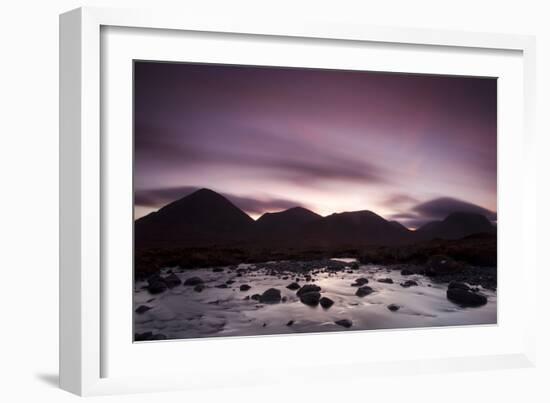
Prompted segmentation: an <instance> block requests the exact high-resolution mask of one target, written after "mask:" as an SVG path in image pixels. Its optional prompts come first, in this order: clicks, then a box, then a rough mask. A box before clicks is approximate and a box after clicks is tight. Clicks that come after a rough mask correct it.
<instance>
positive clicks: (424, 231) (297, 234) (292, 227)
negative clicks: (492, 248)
mask: <svg viewBox="0 0 550 403" xmlns="http://www.w3.org/2000/svg"><path fill="white" fill-rule="evenodd" d="M134 231H135V232H134V233H135V245H136V247H170V248H177V247H210V246H216V245H223V246H236V245H239V246H244V247H247V248H260V249H269V248H274V247H276V246H287V247H291V248H294V249H300V248H302V249H303V248H339V247H353V248H360V247H363V246H367V245H381V246H386V245H401V244H408V243H414V242H418V241H425V240H431V239H435V238H442V239H459V238H463V237H465V236H469V235H472V234H478V233H490V234H495V233H496V228H495V227H494V226H493V225H492V224H491V222H490V221H489V220H488V219H487V218H486V217H485V216H484V215H481V214H477V213H467V212H456V213H452V214H450V215H449V216H447V217H446V218H445V219H444V220H442V221H433V222H430V223H427V224H425V225H424V226H422V227H421V228H419V229H418V230H416V231H410V230H409V229H407V228H406V227H404V226H403V225H401V224H400V223H398V222H396V221H387V220H385V219H384V218H382V217H381V216H379V215H377V214H375V213H373V212H372V211H368V210H362V211H352V212H344V213H334V214H331V215H329V216H326V217H322V216H320V215H318V214H316V213H314V212H312V211H310V210H307V209H305V208H303V207H293V208H290V209H288V210H285V211H281V212H277V213H265V214H264V215H262V216H261V217H260V218H259V219H258V220H257V221H254V220H253V219H252V218H251V217H250V216H248V215H247V214H246V213H245V212H243V211H242V210H241V209H239V208H238V207H236V206H235V205H234V204H233V203H231V202H230V201H229V200H228V199H226V198H225V197H224V196H222V195H220V194H218V193H216V192H214V191H212V190H209V189H200V190H197V191H195V192H194V193H192V194H190V195H188V196H185V197H183V198H181V199H179V200H176V201H174V202H172V203H170V204H168V205H166V206H164V207H162V208H161V209H160V210H158V211H157V212H155V213H151V214H149V215H147V216H145V217H142V218H140V219H138V220H136V221H135V226H134Z"/></svg>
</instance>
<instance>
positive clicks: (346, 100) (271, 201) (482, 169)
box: [134, 62, 497, 228]
mask: <svg viewBox="0 0 550 403" xmlns="http://www.w3.org/2000/svg"><path fill="white" fill-rule="evenodd" d="M496 86H497V84H496V80H495V79H487V78H469V77H468V78H466V77H448V76H424V75H409V74H387V73H371V72H350V71H329V70H310V69H285V68H272V67H269V68H259V67H242V66H222V65H198V64H176V63H154V62H136V63H135V168H134V169H135V192H136V206H135V213H136V218H138V217H140V216H142V215H144V214H147V213H148V212H150V211H154V210H156V209H158V208H159V207H162V206H163V205H165V204H166V203H168V202H170V201H172V200H175V199H177V198H180V197H182V196H185V195H186V194H188V193H190V192H192V191H193V190H194V189H196V188H201V187H207V188H210V189H212V190H215V191H217V192H220V193H223V194H225V195H226V196H227V197H229V198H230V199H231V200H232V201H233V202H234V203H235V204H236V205H237V206H239V207H241V208H242V209H243V210H245V211H246V212H248V213H249V214H250V215H251V216H252V217H254V218H256V217H258V216H259V215H261V214H262V213H263V212H273V211H279V210H283V209H286V208H289V207H293V206H296V205H301V206H304V207H307V208H310V209H311V210H314V211H315V212H317V213H319V214H322V215H327V214H330V213H333V212H342V211H353V210H365V209H367V210H372V211H374V212H376V213H378V214H380V215H382V216H384V217H385V218H387V219H397V220H398V221H400V222H402V223H404V224H405V225H407V226H409V227H411V228H414V227H416V226H418V225H419V224H421V223H423V222H425V221H428V220H431V219H438V218H443V217H444V216H445V215H446V214H447V213H448V212H450V211H451V210H457V209H458V210H467V211H470V210H471V211H479V212H484V213H486V214H487V215H488V216H491V217H492V218H495V217H493V216H494V214H493V213H492V212H494V211H496V158H497V157H496V141H497V139H496Z"/></svg>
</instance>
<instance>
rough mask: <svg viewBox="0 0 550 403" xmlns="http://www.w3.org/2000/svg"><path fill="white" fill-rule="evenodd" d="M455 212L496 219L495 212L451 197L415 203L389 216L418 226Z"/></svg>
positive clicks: (406, 223)
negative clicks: (405, 209)
mask: <svg viewBox="0 0 550 403" xmlns="http://www.w3.org/2000/svg"><path fill="white" fill-rule="evenodd" d="M456 212H464V213H475V214H481V215H483V216H485V217H487V219H489V220H490V221H496V219H497V214H496V213H495V212H494V211H491V210H488V209H486V208H484V207H481V206H478V205H476V204H473V203H469V202H466V201H463V200H459V199H455V198H452V197H440V198H437V199H433V200H429V201H426V202H423V203H419V204H416V205H415V206H413V207H412V208H411V209H410V210H409V211H406V212H402V213H397V214H393V215H391V216H390V217H389V218H390V219H392V220H397V221H399V222H401V223H402V224H403V225H405V226H406V227H409V228H418V227H421V226H422V225H424V224H426V223H428V222H430V221H440V220H443V219H445V218H446V217H447V216H448V215H449V214H451V213H456Z"/></svg>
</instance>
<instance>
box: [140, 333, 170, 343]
mask: <svg viewBox="0 0 550 403" xmlns="http://www.w3.org/2000/svg"><path fill="white" fill-rule="evenodd" d="M134 340H135V341H152V340H166V336H165V335H164V334H161V333H157V334H153V332H144V333H136V334H135V335H134Z"/></svg>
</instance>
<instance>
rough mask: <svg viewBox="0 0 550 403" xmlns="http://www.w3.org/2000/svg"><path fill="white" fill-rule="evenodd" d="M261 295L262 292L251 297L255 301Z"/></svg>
mask: <svg viewBox="0 0 550 403" xmlns="http://www.w3.org/2000/svg"><path fill="white" fill-rule="evenodd" d="M260 297H261V295H260V294H254V295H251V296H250V299H253V300H254V301H259V300H260Z"/></svg>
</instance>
